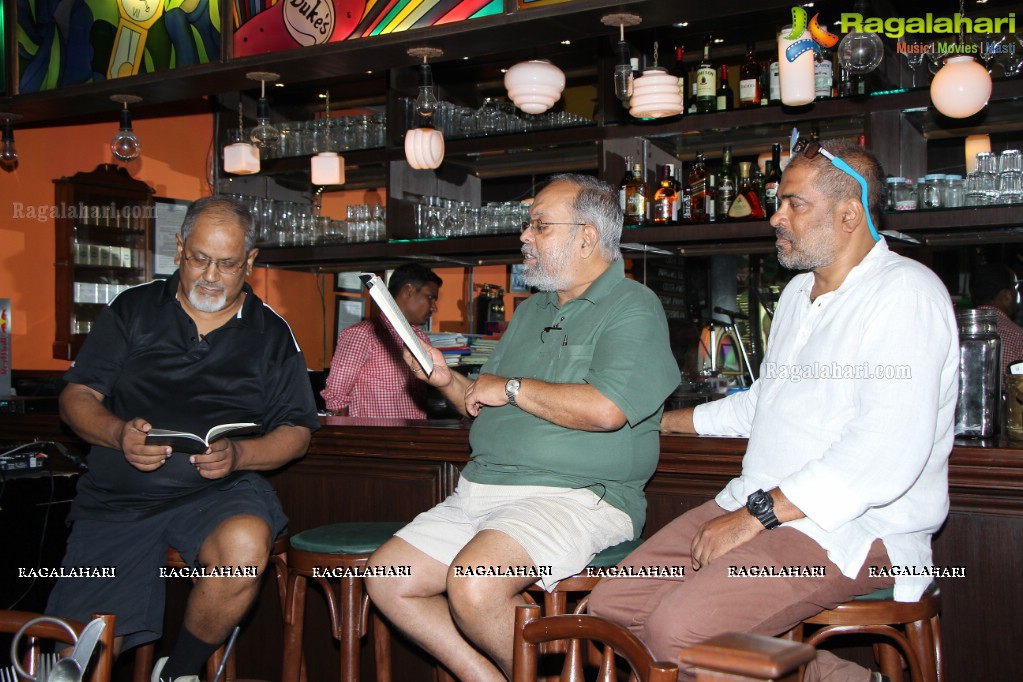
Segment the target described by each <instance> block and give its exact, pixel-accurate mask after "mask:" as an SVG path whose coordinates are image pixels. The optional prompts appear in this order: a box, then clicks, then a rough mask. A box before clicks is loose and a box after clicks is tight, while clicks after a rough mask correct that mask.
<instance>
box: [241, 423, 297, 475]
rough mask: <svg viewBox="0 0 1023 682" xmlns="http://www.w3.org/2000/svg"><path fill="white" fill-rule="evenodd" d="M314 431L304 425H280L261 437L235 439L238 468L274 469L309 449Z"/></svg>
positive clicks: (247, 469)
mask: <svg viewBox="0 0 1023 682" xmlns="http://www.w3.org/2000/svg"><path fill="white" fill-rule="evenodd" d="M311 439H312V433H311V432H310V431H309V429H307V428H305V427H304V426H287V425H285V426H278V427H277V428H276V429H274V430H273V431H271V432H270V433H268V434H266V435H265V436H263V437H261V438H253V439H249V440H239V441H235V443H234V447H235V449H236V450H237V451H238V466H237V469H242V470H246V471H272V470H274V469H278V468H280V467H282V466H284V465H285V464H287V463H288V462H290V461H291V460H293V459H298V458H299V457H301V456H302V455H304V454H305V453H306V450H308V449H309V441H310V440H311Z"/></svg>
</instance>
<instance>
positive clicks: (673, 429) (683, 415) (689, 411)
mask: <svg viewBox="0 0 1023 682" xmlns="http://www.w3.org/2000/svg"><path fill="white" fill-rule="evenodd" d="M661 433H688V434H694V433H696V426H695V425H694V424H693V408H692V407H684V408H682V409H681V410H671V411H670V412H665V413H664V414H663V415H661Z"/></svg>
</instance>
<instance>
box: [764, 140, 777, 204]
mask: <svg viewBox="0 0 1023 682" xmlns="http://www.w3.org/2000/svg"><path fill="white" fill-rule="evenodd" d="M767 164H768V165H767V175H766V176H765V177H764V213H765V214H766V215H767V217H768V218H770V217H771V216H773V215H774V212H775V211H777V210H778V206H780V205H781V197H780V196H779V195H778V187H779V186H780V185H781V145H780V144H773V145H771V160H770V161H768V162H767Z"/></svg>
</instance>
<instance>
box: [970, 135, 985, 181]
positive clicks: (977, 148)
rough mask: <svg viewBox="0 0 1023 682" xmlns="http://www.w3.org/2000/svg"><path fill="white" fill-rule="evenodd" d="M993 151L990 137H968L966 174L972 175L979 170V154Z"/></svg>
mask: <svg viewBox="0 0 1023 682" xmlns="http://www.w3.org/2000/svg"><path fill="white" fill-rule="evenodd" d="M990 151H991V136H990V135H967V136H966V172H967V173H972V172H973V171H975V170H977V154H980V153H981V152H990Z"/></svg>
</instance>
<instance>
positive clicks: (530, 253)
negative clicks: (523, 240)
mask: <svg viewBox="0 0 1023 682" xmlns="http://www.w3.org/2000/svg"><path fill="white" fill-rule="evenodd" d="M519 250H520V251H521V252H522V255H523V256H529V257H530V258H535V259H536V260H540V254H539V253H538V252H537V251H536V250H535V249H532V248H530V247H529V246H528V245H526V244H523V245H522V248H521V249H519Z"/></svg>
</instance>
